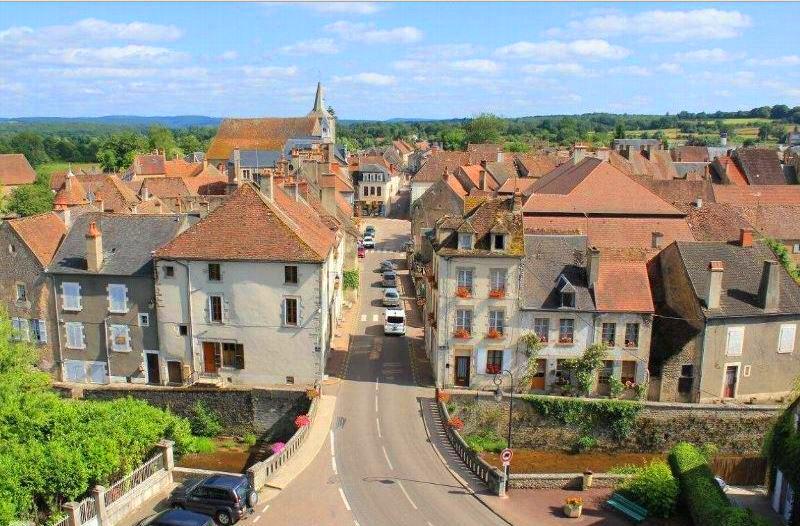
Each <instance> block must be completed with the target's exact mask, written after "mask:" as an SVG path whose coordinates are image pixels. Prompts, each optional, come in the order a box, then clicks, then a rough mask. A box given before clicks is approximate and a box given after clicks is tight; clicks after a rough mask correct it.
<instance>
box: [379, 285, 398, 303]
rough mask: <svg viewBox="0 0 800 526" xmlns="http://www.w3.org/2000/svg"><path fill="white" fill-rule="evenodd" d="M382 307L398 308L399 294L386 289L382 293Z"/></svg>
mask: <svg viewBox="0 0 800 526" xmlns="http://www.w3.org/2000/svg"><path fill="white" fill-rule="evenodd" d="M383 306H384V307H399V306H400V293H399V292H397V289H395V288H388V289H386V290H384V291H383Z"/></svg>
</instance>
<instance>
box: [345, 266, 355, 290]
mask: <svg viewBox="0 0 800 526" xmlns="http://www.w3.org/2000/svg"><path fill="white" fill-rule="evenodd" d="M356 289H358V269H352V270H345V271H344V290H356Z"/></svg>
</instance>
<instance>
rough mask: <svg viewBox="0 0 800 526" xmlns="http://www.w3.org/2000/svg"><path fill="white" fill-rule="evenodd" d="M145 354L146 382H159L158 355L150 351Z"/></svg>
mask: <svg viewBox="0 0 800 526" xmlns="http://www.w3.org/2000/svg"><path fill="white" fill-rule="evenodd" d="M145 355H146V356H147V383H149V384H160V383H161V370H160V367H159V365H158V355H157V354H154V353H150V352H149V353H145Z"/></svg>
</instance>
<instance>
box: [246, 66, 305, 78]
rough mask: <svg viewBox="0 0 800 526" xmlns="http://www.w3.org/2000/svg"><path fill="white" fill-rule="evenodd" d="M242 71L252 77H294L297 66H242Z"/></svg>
mask: <svg viewBox="0 0 800 526" xmlns="http://www.w3.org/2000/svg"><path fill="white" fill-rule="evenodd" d="M242 72H243V73H244V74H245V75H246V76H248V77H250V78H259V79H266V78H275V77H294V76H295V75H297V66H288V67H281V66H242Z"/></svg>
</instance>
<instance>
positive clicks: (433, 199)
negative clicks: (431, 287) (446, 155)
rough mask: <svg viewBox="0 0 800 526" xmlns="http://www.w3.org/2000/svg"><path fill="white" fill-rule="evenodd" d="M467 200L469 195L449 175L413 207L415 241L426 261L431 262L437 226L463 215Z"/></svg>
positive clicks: (426, 192) (413, 237)
mask: <svg viewBox="0 0 800 526" xmlns="http://www.w3.org/2000/svg"><path fill="white" fill-rule="evenodd" d="M466 197H467V192H466V191H465V190H464V188H463V187H462V186H461V183H460V182H459V181H458V179H456V178H455V177H454V176H452V175H450V174H448V173H447V172H445V173H444V174H443V175H442V179H441V180H440V181H439V182H437V183H434V184H433V186H431V187H430V188H428V189H427V190H426V191H425V193H424V194H422V197H420V198H419V199H417V200H416V201H414V204H412V205H411V239H412V240H413V241H414V247H415V250H416V252H417V253H418V254H419V255H420V257H421V259H422V261H424V262H428V261H430V260H431V257H432V250H433V249H432V245H431V240H432V234H433V231H434V229H435V227H436V222H437V221H438V220H439V219H441V218H442V217H444V216H445V215H449V216H458V215H460V214H462V213H463V211H464V199H465V198H466Z"/></svg>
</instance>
